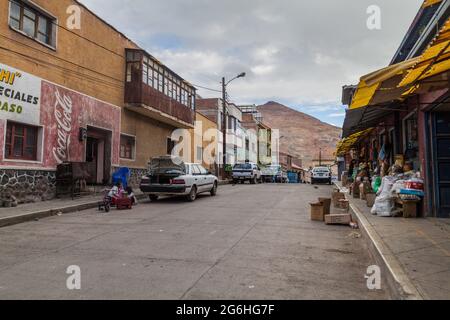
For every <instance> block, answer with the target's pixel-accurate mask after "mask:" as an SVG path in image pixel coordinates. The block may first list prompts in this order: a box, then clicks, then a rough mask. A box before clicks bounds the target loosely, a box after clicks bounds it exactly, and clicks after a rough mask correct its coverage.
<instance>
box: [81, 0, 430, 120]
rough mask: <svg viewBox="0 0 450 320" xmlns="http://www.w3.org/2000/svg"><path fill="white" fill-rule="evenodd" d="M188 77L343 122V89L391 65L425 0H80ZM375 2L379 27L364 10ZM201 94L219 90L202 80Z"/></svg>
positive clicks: (236, 95) (240, 96)
mask: <svg viewBox="0 0 450 320" xmlns="http://www.w3.org/2000/svg"><path fill="white" fill-rule="evenodd" d="M81 2H83V3H84V4H86V5H87V6H88V7H89V8H90V9H92V10H93V11H94V12H95V13H97V14H98V15H99V16H101V17H102V18H104V19H105V20H106V21H108V22H109V23H111V24H112V25H113V26H115V27H116V28H117V29H119V30H120V31H122V32H123V33H125V34H126V35H127V36H128V37H130V38H131V39H133V40H134V41H135V42H137V43H138V44H139V45H140V46H142V47H143V48H145V49H146V50H147V51H148V52H149V53H151V54H152V55H154V56H155V57H157V58H158V59H159V60H161V61H162V62H163V63H164V64H166V65H167V66H168V67H170V68H171V69H173V70H174V71H175V72H177V73H178V74H179V75H181V76H182V77H183V78H185V79H186V80H188V81H190V82H191V83H193V84H195V85H199V86H204V87H207V88H213V89H218V90H220V81H221V78H222V76H225V77H227V78H228V79H229V78H232V77H234V76H235V75H237V74H238V73H240V72H243V71H245V72H246V73H247V77H246V78H244V79H238V80H236V81H235V82H233V83H232V84H231V85H230V87H229V89H228V91H229V95H230V97H231V98H232V100H233V102H236V103H239V104H245V103H256V104H261V103H265V102H267V101H269V100H274V101H278V102H281V103H283V104H286V105H288V106H290V107H292V108H294V109H297V110H299V111H302V112H305V113H308V114H311V115H313V116H315V117H318V118H319V119H321V120H322V121H325V122H328V123H331V124H335V125H338V126H341V125H342V121H343V118H344V116H343V115H344V107H343V106H342V105H341V103H340V99H341V87H342V85H345V84H356V83H357V82H358V79H359V77H360V76H362V75H364V74H366V73H369V72H371V71H373V70H376V69H379V68H381V67H384V66H386V65H388V64H389V62H390V60H391V58H392V57H393V55H394V53H395V51H396V50H397V48H398V46H399V45H400V43H401V40H402V39H403V36H404V35H405V33H406V31H407V29H408V27H409V26H410V24H411V22H412V21H413V19H414V17H415V15H416V13H417V11H418V9H419V7H420V5H421V3H422V0H395V1H392V0H339V1H336V0H314V1H312V0H276V1H275V0H226V1H217V0H151V1H148V0H81ZM370 5H377V6H378V7H379V8H380V9H381V30H369V29H368V28H367V24H366V23H367V19H368V18H369V14H367V8H368V7H369V6H370ZM199 94H200V95H202V96H204V97H218V96H220V93H217V92H215V91H209V90H204V89H201V88H199Z"/></svg>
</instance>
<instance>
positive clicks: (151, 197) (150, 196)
mask: <svg viewBox="0 0 450 320" xmlns="http://www.w3.org/2000/svg"><path fill="white" fill-rule="evenodd" d="M148 197H149V199H150V201H152V202H153V201H156V200H158V196H157V195H154V194H151V195H149V196H148Z"/></svg>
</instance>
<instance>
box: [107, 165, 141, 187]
mask: <svg viewBox="0 0 450 320" xmlns="http://www.w3.org/2000/svg"><path fill="white" fill-rule="evenodd" d="M118 169H119V168H118V167H115V168H113V172H115V171H117V170H118ZM147 173H148V169H137V168H130V178H129V179H128V185H129V186H131V187H132V188H133V189H138V188H139V184H140V182H141V178H142V177H143V176H144V175H146V174H147Z"/></svg>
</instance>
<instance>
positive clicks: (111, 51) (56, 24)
mask: <svg viewBox="0 0 450 320" xmlns="http://www.w3.org/2000/svg"><path fill="white" fill-rule="evenodd" d="M8 1H9V2H10V3H15V4H17V5H18V6H19V7H20V8H26V9H28V8H27V7H26V6H25V5H23V3H21V2H17V1H15V0H8ZM49 21H50V23H51V24H52V25H54V26H56V27H59V28H61V29H63V30H65V31H67V32H70V33H72V34H74V35H76V36H77V37H79V38H81V39H84V40H86V41H88V42H89V43H91V44H93V45H96V46H98V47H100V48H102V49H104V50H106V51H108V52H110V53H112V54H115V55H117V56H119V57H121V58H125V56H124V55H121V54H119V53H117V52H115V51H113V50H111V49H108V48H106V47H105V46H102V45H100V44H98V43H96V42H95V41H93V40H91V39H88V38H86V37H83V36H82V35H80V34H78V33H76V32H73V31H72V30H70V29H68V28H66V27H64V26H62V25H60V24H58V23H56V20H54V19H49Z"/></svg>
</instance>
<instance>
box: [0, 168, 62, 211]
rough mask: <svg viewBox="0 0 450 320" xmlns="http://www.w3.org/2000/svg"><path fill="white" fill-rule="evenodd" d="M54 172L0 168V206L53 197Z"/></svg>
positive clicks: (54, 189)
mask: <svg viewBox="0 0 450 320" xmlns="http://www.w3.org/2000/svg"><path fill="white" fill-rule="evenodd" d="M55 191H56V172H54V171H40V170H15V169H0V206H6V207H9V206H15V205H17V204H19V203H31V202H39V201H45V200H50V199H53V198H54V197H55Z"/></svg>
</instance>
